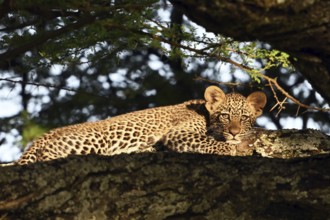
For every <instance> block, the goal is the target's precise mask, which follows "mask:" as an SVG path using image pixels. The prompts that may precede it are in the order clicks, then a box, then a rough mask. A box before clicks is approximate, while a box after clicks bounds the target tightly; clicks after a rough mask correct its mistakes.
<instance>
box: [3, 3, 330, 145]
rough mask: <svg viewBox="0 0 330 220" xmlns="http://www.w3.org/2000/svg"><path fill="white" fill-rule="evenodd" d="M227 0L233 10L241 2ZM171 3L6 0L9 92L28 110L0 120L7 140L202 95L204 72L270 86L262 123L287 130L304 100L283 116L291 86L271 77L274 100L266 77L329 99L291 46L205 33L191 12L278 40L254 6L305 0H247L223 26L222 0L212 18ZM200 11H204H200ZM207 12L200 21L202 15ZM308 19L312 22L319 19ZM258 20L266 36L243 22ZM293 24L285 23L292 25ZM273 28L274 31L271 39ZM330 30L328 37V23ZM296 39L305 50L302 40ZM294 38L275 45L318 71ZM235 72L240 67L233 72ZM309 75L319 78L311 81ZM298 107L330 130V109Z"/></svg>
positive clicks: (311, 98) (242, 85) (300, 94)
mask: <svg viewBox="0 0 330 220" xmlns="http://www.w3.org/2000/svg"><path fill="white" fill-rule="evenodd" d="M219 2H221V4H222V5H223V6H226V7H228V8H229V9H230V6H231V4H232V3H229V2H226V1H219ZM324 2H325V1H321V2H319V3H315V5H319V4H320V6H313V5H309V6H308V7H307V6H306V7H305V6H304V7H303V6H301V7H300V8H298V9H295V8H292V10H293V11H294V13H293V14H292V16H293V18H296V17H299V16H298V15H300V14H299V12H302V11H303V9H304V10H307V11H308V10H310V9H313V10H316V9H318V8H320V7H322V10H324V9H326V8H327V7H328V6H329V4H328V3H324ZM172 3H174V6H175V7H173V6H172V5H171V4H170V3H169V2H167V1H160V2H158V1H150V0H145V1H139V3H134V2H131V1H110V2H109V1H93V2H80V1H75V0H72V1H69V2H62V3H58V2H55V1H54V2H52V1H50V2H47V3H45V2H42V1H40V2H33V3H32V2H26V1H15V2H13V1H10V0H7V1H3V2H2V3H1V10H0V18H1V20H0V23H1V29H0V31H1V41H0V44H1V48H2V53H1V54H0V68H1V70H2V71H1V75H2V77H1V81H0V83H1V90H2V91H3V92H2V94H4V95H6V94H8V93H10V91H11V90H14V91H13V92H12V93H14V92H15V91H17V95H18V96H20V99H21V110H20V111H19V112H17V114H11V115H10V116H8V117H2V119H1V120H2V123H1V124H0V126H1V131H2V134H1V137H2V140H3V142H5V141H6V137H7V135H8V134H9V133H13V134H15V135H16V136H17V137H20V136H23V141H22V143H20V144H17V145H21V146H25V145H26V143H28V142H29V141H31V140H32V139H33V138H35V137H36V136H38V135H40V134H41V133H43V132H44V131H46V130H48V129H50V128H54V127H58V126H62V125H67V124H72V123H77V122H84V121H87V120H96V119H103V118H106V117H108V116H113V115H117V114H121V113H125V112H128V111H133V110H137V109H143V108H147V107H152V106H159V105H167V104H174V103H179V102H182V101H184V100H188V99H193V98H201V97H202V94H203V89H204V88H205V85H206V84H209V83H210V82H207V81H204V80H202V81H195V80H194V79H195V78H196V77H197V78H198V77H203V78H204V79H209V80H216V81H225V82H227V81H231V82H234V83H238V85H239V86H234V87H230V86H229V87H227V91H232V90H238V91H240V92H242V93H249V92H250V91H251V90H256V89H263V90H265V91H266V92H267V93H268V94H269V100H270V102H269V104H268V106H269V107H268V109H266V111H265V112H266V114H265V118H267V120H261V121H260V123H259V124H261V125H263V126H265V124H267V123H268V124H270V123H271V122H272V127H273V128H278V129H281V128H282V127H283V123H281V120H285V119H286V118H288V117H295V115H296V112H297V108H298V107H297V105H296V104H293V103H292V102H290V103H289V104H288V105H285V107H286V109H285V111H282V109H281V108H280V109H279V110H280V111H281V114H279V115H278V111H272V112H271V113H268V111H269V110H270V109H271V108H272V106H274V105H276V103H279V102H280V101H282V100H283V99H284V98H285V94H281V92H278V90H277V89H278V88H276V85H274V84H272V85H273V87H272V88H273V89H274V90H275V94H276V95H277V97H278V100H276V99H273V98H272V96H274V94H273V92H272V89H271V88H270V87H266V88H265V87H264V86H265V85H267V84H268V83H269V82H268V81H267V79H265V78H264V76H268V77H271V78H272V79H275V78H277V79H278V83H279V85H280V86H281V87H282V88H283V90H284V91H286V92H287V93H288V94H291V95H293V96H294V97H295V98H296V99H297V100H300V101H301V102H302V103H305V104H306V105H315V106H318V107H320V108H321V107H325V106H326V102H325V101H324V99H322V98H321V96H320V95H319V94H318V93H317V92H316V91H315V90H314V89H313V88H311V87H309V88H308V89H306V88H304V87H306V85H307V84H306V80H305V78H304V76H305V75H304V76H302V75H300V73H298V72H297V70H295V69H294V68H293V66H291V64H290V63H289V61H288V57H287V54H285V53H282V52H279V51H276V50H272V49H271V48H272V46H270V45H268V44H265V43H261V42H243V43H240V42H237V41H235V40H233V39H231V38H227V37H223V36H221V35H213V34H210V33H206V32H204V30H203V29H202V28H200V27H198V26H196V24H194V23H192V22H191V21H190V20H189V19H188V18H187V17H185V16H184V14H183V13H185V14H187V15H188V16H189V18H192V19H193V20H194V21H196V22H198V23H200V24H202V25H203V26H204V27H206V28H207V30H210V31H214V32H217V33H220V34H222V33H224V34H226V35H227V36H231V37H234V38H235V39H239V40H243V41H246V40H249V41H254V40H256V39H260V40H264V41H265V42H270V43H271V42H272V41H271V40H272V39H273V38H274V39H277V38H276V37H275V36H274V34H276V33H275V32H274V31H273V32H271V31H270V32H269V33H268V32H267V33H265V32H266V31H263V29H262V27H260V26H262V23H261V22H256V20H252V21H250V20H249V18H250V19H251V18H252V15H253V14H251V13H252V12H253V10H254V8H257V9H258V10H256V11H255V13H261V12H262V11H263V10H266V9H269V13H270V15H269V16H270V18H272V19H273V18H274V16H271V15H273V14H272V13H273V11H274V10H276V9H277V8H278V7H279V8H280V9H281V11H283V12H285V10H286V9H285V7H289V8H290V7H298V6H292V5H290V4H289V3H285V4H278V5H276V4H274V5H267V4H265V5H264V6H265V7H264V9H263V7H262V6H263V5H260V4H261V3H258V1H256V3H255V5H253V4H252V3H249V4H243V3H239V4H237V5H236V6H237V7H234V8H232V10H233V11H235V10H237V11H236V12H237V13H240V14H241V15H244V16H243V17H245V20H244V22H237V21H236V20H230V18H231V17H228V16H229V15H230V14H233V15H234V14H235V13H220V14H222V15H223V16H225V19H226V23H224V24H223V23H221V21H222V20H223V19H224V18H222V17H217V16H220V15H218V13H216V12H214V13H213V11H212V10H211V8H212V9H214V11H216V10H218V11H219V12H220V8H216V7H215V5H216V3H215V2H208V3H205V4H210V5H205V8H210V9H208V11H210V12H212V13H210V15H212V16H213V15H214V16H215V17H212V22H211V21H209V20H208V19H205V18H206V17H207V16H206V15H204V14H203V13H204V11H203V10H200V7H194V4H195V2H194V1H188V2H186V3H183V2H181V1H172ZM213 3H214V4H215V5H213ZM36 5H37V6H36ZM209 6H211V7H209ZM213 6H214V7H213ZM232 6H233V5H232ZM254 6H255V7H254ZM257 6H258V7H257ZM315 7H316V9H314V8H315ZM228 8H226V10H228ZM190 9H192V10H190ZM244 9H246V10H244ZM248 9H249V10H250V11H247V10H248ZM193 10H196V13H191V12H192V11H193ZM288 10H289V9H288ZM248 12H249V13H248ZM199 13H200V15H201V16H200V19H199V16H197V15H198V14H199ZM192 14H193V15H192ZM312 14H314V13H312ZM245 15H249V16H245ZM257 15H258V14H257ZM284 16H287V17H288V18H290V19H291V14H290V13H284V15H282V17H284ZM308 16H312V15H309V14H308ZM319 16H320V17H322V18H323V17H324V20H326V17H325V16H328V15H327V14H320V15H319ZM299 18H300V17H299ZM235 19H236V18H235ZM274 19H275V18H274ZM318 20H321V19H318ZM318 20H317V19H316V20H315V19H314V20H313V21H315V22H316V21H318ZM271 21H273V20H271ZM217 22H218V23H217ZM228 22H229V23H230V24H233V25H229V27H233V30H232V31H230V30H231V29H230V28H229V27H228ZM248 22H251V24H250V23H248ZM253 22H254V23H253ZM282 22H283V23H285V20H283V21H282ZM260 23H261V24H260ZM309 23H310V25H311V21H310V22H309ZM234 24H235V25H234ZM249 24H250V26H251V25H252V24H255V26H256V27H257V28H256V30H258V31H259V29H261V30H260V31H259V32H260V35H257V33H259V32H257V31H255V29H251V30H250V29H246V28H244V29H243V28H242V29H241V26H242V27H243V26H244V27H248V26H249ZM321 24H323V23H321ZM321 24H320V25H321ZM325 25H326V24H325ZM212 27H213V28H212ZM214 27H217V28H214ZM235 27H239V28H236V29H235ZM251 27H252V26H251ZM275 27H276V30H279V28H281V26H280V24H277V26H276V25H275V26H274V29H272V30H275ZM289 27H290V26H284V24H283V29H284V30H287V29H288V28H289ZM291 27H295V26H291ZM258 28H259V29H258ZM237 30H242V31H237ZM284 30H283V31H284ZM222 31H223V32H222ZM245 32H247V33H252V32H253V33H254V35H252V34H248V35H245V34H244V33H245ZM278 33H282V32H281V31H278ZM300 33H301V32H300ZM301 34H302V35H303V34H304V33H301ZM244 36H245V37H244ZM267 36H271V37H270V38H269V39H268V38H267ZM285 36H286V35H285ZM313 36H314V35H313ZM317 36H319V35H317ZM322 36H324V37H326V36H327V32H326V30H325V32H324V33H323V35H322ZM322 36H320V38H322ZM289 37H292V36H288V38H289ZM315 38H316V37H315ZM278 41H279V40H278ZM278 41H276V42H278ZM279 42H281V41H279ZM304 42H305V41H304ZM294 45H296V46H297V48H298V46H299V45H297V44H294ZM294 45H293V44H290V43H286V44H280V43H274V47H276V48H279V49H285V51H287V52H288V53H290V54H291V56H290V57H289V59H291V60H292V61H294V64H295V65H296V66H299V67H300V68H299V70H301V69H302V70H301V71H302V73H305V72H308V73H310V71H309V70H308V71H304V68H301V66H302V65H305V66H306V65H307V64H302V62H303V63H305V62H307V61H306V60H305V59H302V58H301V57H302V56H303V55H305V57H306V56H307V55H306V54H308V53H307V52H308V50H305V49H304V50H303V52H301V53H303V55H301V56H297V55H299V54H298V53H294V52H292V50H289V49H287V47H289V46H290V47H293V46H294ZM322 45H323V44H320V45H319V44H318V46H317V47H318V48H321V49H322V48H324V50H326V49H327V48H326V47H327V45H326V44H325V45H323V47H321V46H322ZM304 47H307V46H305V44H302V45H300V47H299V48H304ZM297 50H298V49H297ZM306 51H307V52H306ZM316 54H321V55H322V54H324V53H316ZM321 55H320V56H321ZM314 56H316V55H314ZM322 57H323V55H322ZM322 57H321V58H320V59H323V58H322ZM324 59H325V58H324ZM307 60H308V59H307ZM322 62H323V61H322ZM323 63H326V60H324V62H323ZM307 66H309V65H307ZM320 68H321V66H320ZM322 68H323V67H322ZM316 69H317V68H316ZM228 72H230V73H231V74H230V75H229V76H228V74H227V75H226V73H228ZM314 75H316V74H314ZM310 78H313V80H314V81H310V80H311V79H310ZM315 78H320V79H326V78H324V77H322V78H321V77H308V76H307V79H308V81H310V82H311V83H312V84H313V85H314V84H319V83H318V82H315V80H316V79H315ZM251 79H252V81H251ZM260 80H261V81H260ZM321 81H322V80H321ZM325 81H326V80H325ZM201 82H202V83H201ZM259 82H261V83H259ZM322 82H324V81H322ZM317 88H318V90H317V91H318V92H320V93H321V94H322V95H323V98H327V95H326V94H327V93H326V92H327V91H325V90H324V88H326V87H322V88H323V90H322V89H320V88H319V87H317ZM8 91H9V92H8ZM280 107H281V106H280ZM298 110H299V111H298V114H297V115H298V117H299V118H301V119H302V121H301V122H302V123H301V128H306V127H308V126H310V124H311V123H317V124H318V125H319V127H320V129H322V130H323V131H325V132H328V131H329V121H328V120H327V118H328V116H329V114H328V113H327V112H323V111H316V112H315V111H307V112H305V109H298ZM302 112H304V114H301V113H302ZM265 118H264V119H265ZM15 130H16V132H15ZM13 131H14V132H13Z"/></svg>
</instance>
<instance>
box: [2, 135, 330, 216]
mask: <svg viewBox="0 0 330 220" xmlns="http://www.w3.org/2000/svg"><path fill="white" fill-rule="evenodd" d="M269 146H271V147H272V148H269ZM254 151H255V155H254V156H246V157H228V156H217V155H206V154H204V155H203V154H188V153H182V154H180V153H170V152H158V153H141V154H130V155H127V154H121V155H117V156H112V157H102V156H97V155H90V156H73V157H69V158H66V159H60V160H54V161H50V162H45V163H36V164H31V165H28V166H8V167H1V168H0V173H1V175H0V186H1V188H0V219H55V217H56V219H157V220H158V219H327V218H328V217H329V215H330V186H329V183H330V173H329V170H330V137H329V136H326V135H323V134H321V133H319V132H317V131H312V130H307V131H289V130H287V131H264V132H263V134H261V135H260V138H258V140H257V141H256V142H255V149H254ZM292 152H294V153H292ZM259 153H260V154H262V155H263V156H267V157H279V158H267V157H261V156H260V155H259ZM313 154H316V155H314V156H311V155H313ZM300 156H303V157H300ZM297 157H299V158H297ZM282 158H290V159H282Z"/></svg>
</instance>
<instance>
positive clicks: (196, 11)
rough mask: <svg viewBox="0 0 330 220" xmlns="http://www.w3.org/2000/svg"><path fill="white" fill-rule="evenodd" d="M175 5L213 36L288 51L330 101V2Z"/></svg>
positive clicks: (224, 0)
mask: <svg viewBox="0 0 330 220" xmlns="http://www.w3.org/2000/svg"><path fill="white" fill-rule="evenodd" d="M170 1H171V3H172V4H173V5H174V7H176V8H177V9H180V10H181V11H182V12H183V13H184V14H186V15H187V16H188V17H189V18H190V19H191V20H192V21H194V22H196V23H197V24H199V25H201V26H203V27H204V28H205V29H206V30H208V31H210V32H214V33H219V34H222V35H225V36H228V37H232V38H234V39H236V40H239V41H255V40H260V41H263V42H266V43H269V44H271V45H272V46H273V47H274V48H277V49H279V50H282V51H285V52H287V53H288V54H290V55H291V56H292V58H295V59H292V63H293V64H294V66H295V67H296V68H297V69H298V70H299V71H300V72H301V73H302V74H303V75H304V76H305V77H306V79H307V80H308V81H309V82H310V83H311V84H312V86H313V87H314V88H315V89H316V90H317V91H318V92H319V93H320V94H321V95H322V96H323V97H324V98H325V99H326V100H327V101H328V102H330V90H329V85H330V56H329V54H330V13H329V11H330V1H322V0H318V1H317V0H316V1H310V0H301V1H295V0H286V1H274V0H249V1H229V0H211V1H198V0H170Z"/></svg>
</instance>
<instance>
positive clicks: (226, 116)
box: [220, 113, 229, 119]
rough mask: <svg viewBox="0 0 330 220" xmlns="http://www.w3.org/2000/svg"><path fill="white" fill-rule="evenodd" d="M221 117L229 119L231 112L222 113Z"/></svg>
mask: <svg viewBox="0 0 330 220" xmlns="http://www.w3.org/2000/svg"><path fill="white" fill-rule="evenodd" d="M220 119H229V114H226V113H224V114H221V115H220Z"/></svg>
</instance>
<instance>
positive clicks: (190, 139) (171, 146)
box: [158, 130, 238, 156]
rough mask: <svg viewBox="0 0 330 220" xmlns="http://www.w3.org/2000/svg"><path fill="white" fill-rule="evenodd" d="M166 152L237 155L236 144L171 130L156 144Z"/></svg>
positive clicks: (188, 132)
mask: <svg viewBox="0 0 330 220" xmlns="http://www.w3.org/2000/svg"><path fill="white" fill-rule="evenodd" d="M158 144H160V145H161V146H162V147H164V148H165V149H166V150H169V151H175V152H195V153H203V154H217V155H230V156H236V155H237V146H238V145H237V144H231V143H227V142H225V141H218V140H216V139H214V138H213V137H212V136H208V135H206V134H203V133H198V132H196V131H189V130H171V131H169V132H168V133H167V134H166V135H164V136H163V138H162V139H161V140H160V142H159V143H158Z"/></svg>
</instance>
